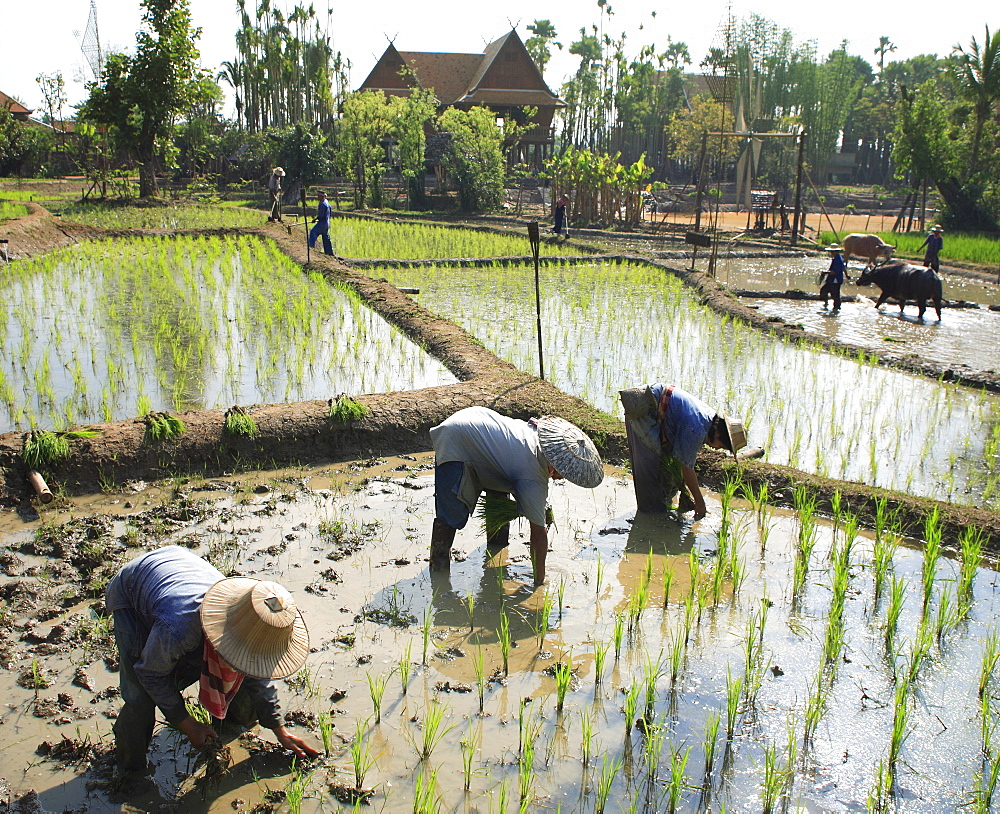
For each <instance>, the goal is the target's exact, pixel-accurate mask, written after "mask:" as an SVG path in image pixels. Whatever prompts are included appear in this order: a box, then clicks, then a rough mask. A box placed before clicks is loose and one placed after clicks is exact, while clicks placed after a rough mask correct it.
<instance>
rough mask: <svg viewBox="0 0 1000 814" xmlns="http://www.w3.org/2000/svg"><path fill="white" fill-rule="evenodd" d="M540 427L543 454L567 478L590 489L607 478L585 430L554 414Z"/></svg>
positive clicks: (547, 417) (543, 421) (542, 419)
mask: <svg viewBox="0 0 1000 814" xmlns="http://www.w3.org/2000/svg"><path fill="white" fill-rule="evenodd" d="M536 426H537V428H538V443H539V444H540V445H541V447H542V454H543V455H545V458H546V459H547V460H548V462H549V463H550V464H552V468H553V469H555V470H556V472H558V473H559V474H560V475H562V476H563V477H564V478H566V480H568V481H570V482H571V483H575V484H576V485H577V486H584V487H586V488H587V489H593V488H594V487H595V486H597V485H599V484H600V482H601V481H602V480H604V464H603V463H601V456H600V455H599V454H598V452H597V448H596V447H595V446H594V443H593V441H591V440H590V439H589V438H588V437H587V436H586V435H585V434H584V432H583V430H581V429H580V428H579V427H577V426H575V425H573V424H570V423H569V422H568V421H566V420H565V419H563V418H556V417H555V416H551V415H546V416H542V417H541V418H539V419H538V421H537V423H536Z"/></svg>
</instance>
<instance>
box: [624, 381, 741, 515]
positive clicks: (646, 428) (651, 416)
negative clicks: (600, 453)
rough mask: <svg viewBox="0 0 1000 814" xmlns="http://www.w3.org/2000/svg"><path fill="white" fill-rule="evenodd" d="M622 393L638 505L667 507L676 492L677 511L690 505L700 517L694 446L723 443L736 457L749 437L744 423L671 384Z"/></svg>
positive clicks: (703, 510)
mask: <svg viewBox="0 0 1000 814" xmlns="http://www.w3.org/2000/svg"><path fill="white" fill-rule="evenodd" d="M621 399H622V405H623V406H624V408H625V429H626V434H627V436H628V445H629V459H630V462H631V465H632V479H633V484H634V486H635V493H636V503H637V506H638V509H639V511H643V512H662V511H668V510H670V509H671V508H673V501H674V497H675V496H676V495H678V493H679V494H680V499H679V502H678V507H677V509H678V511H679V512H686V511H690V510H691V509H694V519H695V520H700V519H701V518H702V517H704V516H705V514H706V513H707V510H706V507H705V497H704V495H703V494H702V492H701V485H700V484H699V483H698V474H697V473H696V472H695V470H694V466H695V460H696V459H697V457H698V450H700V449H701V447H702V446H703V445H704V446H708V447H711V448H713V449H726V450H729V451H730V452H732V454H733V457H736V453H737V452H738V451H739V450H740V449H742V448H743V447H745V446H746V443H747V436H746V431H745V430H744V428H743V423H742V422H741V421H739V420H737V419H733V418H729V417H728V416H726V415H724V414H721V413H716V411H715V410H713V409H712V408H711V407H709V406H708V405H707V404H705V402H703V401H701V399H699V398H697V397H696V396H694V395H692V394H691V393H689V392H687V391H686V390H682V389H681V388H679V387H675V386H674V385H672V384H671V385H667V384H651V385H648V386H647V387H645V388H634V389H631V390H623V391H621Z"/></svg>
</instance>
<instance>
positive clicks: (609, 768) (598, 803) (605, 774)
mask: <svg viewBox="0 0 1000 814" xmlns="http://www.w3.org/2000/svg"><path fill="white" fill-rule="evenodd" d="M622 765H623V763H622V761H621V760H620V759H618V758H616V757H614V756H612V755H610V754H605V755H604V759H603V760H602V761H601V773H600V776H599V777H598V780H597V796H596V799H595V804H594V805H595V809H594V810H595V814H604V810H605V808H606V807H607V805H608V798H609V797H610V796H611V789H612V788H614V784H615V778H616V777H617V776H618V772H620V771H621V769H622Z"/></svg>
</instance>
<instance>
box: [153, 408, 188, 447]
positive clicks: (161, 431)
mask: <svg viewBox="0 0 1000 814" xmlns="http://www.w3.org/2000/svg"><path fill="white" fill-rule="evenodd" d="M182 432H184V422H183V421H181V420H180V419H179V418H177V416H172V415H170V414H169V413H146V433H147V435H149V438H150V440H151V441H166V440H168V439H170V438H176V437H177V436H179V435H180V434H181V433H182Z"/></svg>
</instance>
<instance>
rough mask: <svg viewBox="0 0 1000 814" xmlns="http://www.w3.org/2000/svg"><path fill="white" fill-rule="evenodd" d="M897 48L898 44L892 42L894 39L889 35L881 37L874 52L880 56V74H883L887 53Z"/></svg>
mask: <svg viewBox="0 0 1000 814" xmlns="http://www.w3.org/2000/svg"><path fill="white" fill-rule="evenodd" d="M895 50H896V46H895V45H893V44H892V41H891V40H890V39H889V38H888V37H884V36H883V37H879V38H878V45H877V46H876V47H875V51H874V52H873V53H874V54H875V56H877V57H878V73H879V76H881V75H882V71H884V70H885V58H886V55H887V54H891V53H892V52H893V51H895Z"/></svg>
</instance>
